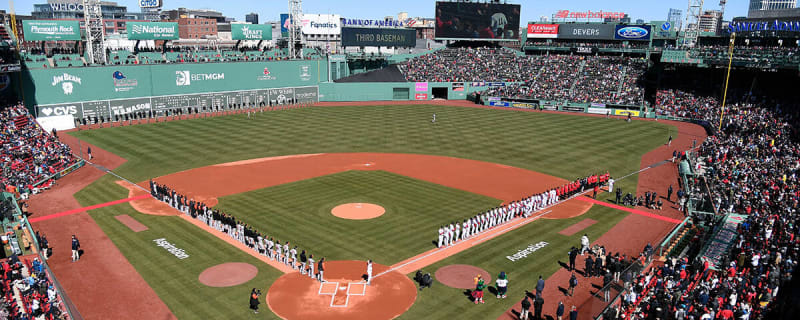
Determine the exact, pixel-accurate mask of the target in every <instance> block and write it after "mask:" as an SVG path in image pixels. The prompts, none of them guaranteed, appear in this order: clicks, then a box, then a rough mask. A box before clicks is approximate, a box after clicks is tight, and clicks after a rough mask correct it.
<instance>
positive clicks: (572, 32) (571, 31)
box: [558, 23, 616, 40]
mask: <svg viewBox="0 0 800 320" xmlns="http://www.w3.org/2000/svg"><path fill="white" fill-rule="evenodd" d="M615 26H616V25H614V24H605V23H565V24H561V25H559V27H558V38H559V39H576V40H613V39H614V27H615Z"/></svg>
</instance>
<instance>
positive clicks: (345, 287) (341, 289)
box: [339, 286, 347, 291]
mask: <svg viewBox="0 0 800 320" xmlns="http://www.w3.org/2000/svg"><path fill="white" fill-rule="evenodd" d="M344 290H347V286H339V291H344Z"/></svg>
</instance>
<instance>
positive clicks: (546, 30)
mask: <svg viewBox="0 0 800 320" xmlns="http://www.w3.org/2000/svg"><path fill="white" fill-rule="evenodd" d="M557 37H558V25H557V24H533V23H530V24H528V38H539V39H542V38H545V39H546V38H551V39H555V38H557Z"/></svg>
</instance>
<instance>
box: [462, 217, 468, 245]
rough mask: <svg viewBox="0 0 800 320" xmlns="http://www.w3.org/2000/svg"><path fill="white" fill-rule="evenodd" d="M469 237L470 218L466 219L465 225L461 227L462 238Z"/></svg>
mask: <svg viewBox="0 0 800 320" xmlns="http://www.w3.org/2000/svg"><path fill="white" fill-rule="evenodd" d="M467 239H469V220H464V227H463V228H461V240H467Z"/></svg>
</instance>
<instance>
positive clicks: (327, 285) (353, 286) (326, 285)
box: [317, 281, 367, 308]
mask: <svg viewBox="0 0 800 320" xmlns="http://www.w3.org/2000/svg"><path fill="white" fill-rule="evenodd" d="M359 286H360V287H361V290H360V291H361V292H358V291H359V290H358V287H359ZM340 291H341V292H344V294H345V297H344V304H336V295H337V294H338V293H339V292H340ZM317 293H318V295H321V296H323V295H329V296H331V303H330V306H331V307H332V308H346V307H347V305H348V304H349V303H350V296H365V295H366V294H367V283H366V282H363V281H361V282H348V283H347V285H346V286H345V285H344V284H341V285H340V283H339V282H323V283H320V285H319V291H318V292H317Z"/></svg>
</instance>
